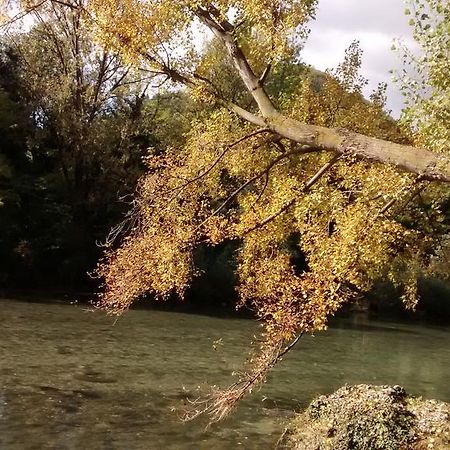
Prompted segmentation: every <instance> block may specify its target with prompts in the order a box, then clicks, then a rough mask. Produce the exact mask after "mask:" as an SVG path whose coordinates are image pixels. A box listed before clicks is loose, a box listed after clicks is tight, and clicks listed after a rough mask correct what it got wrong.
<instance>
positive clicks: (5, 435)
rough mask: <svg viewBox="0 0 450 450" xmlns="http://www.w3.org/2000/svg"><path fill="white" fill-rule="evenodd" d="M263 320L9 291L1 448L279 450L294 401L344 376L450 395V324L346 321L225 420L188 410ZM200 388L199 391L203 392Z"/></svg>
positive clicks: (304, 346)
mask: <svg viewBox="0 0 450 450" xmlns="http://www.w3.org/2000/svg"><path fill="white" fill-rule="evenodd" d="M257 332H258V328H257V326H256V325H255V323H254V322H252V321H249V320H243V319H220V318H211V317H205V316H198V315H187V314H178V313H168V312H160V311H149V310H135V311H130V312H128V313H127V314H125V315H124V316H122V317H121V318H120V319H119V320H118V321H117V322H116V323H114V318H112V317H108V316H105V315H104V314H102V313H101V312H98V311H96V312H93V311H91V310H90V309H89V308H87V307H85V306H75V305H68V304H62V303H61V304H55V303H52V304H50V303H27V302H20V301H14V300H6V299H5V300H0V449H1V450H28V449H36V450H43V449H52V450H53V449H55V450H56V449H58V450H72V449H74V450H75V449H76V450H85V449H86V450H96V449H99V450H103V449H104V450H113V449H114V450H141V449H181V450H184V449H199V450H209V449H235V448H242V449H266V448H267V449H270V448H273V447H274V443H275V442H276V440H277V438H278V437H279V435H280V434H281V432H282V430H283V427H284V426H285V424H286V421H287V420H288V418H289V416H290V414H291V413H292V410H294V409H298V408H301V407H303V406H305V405H306V404H307V403H308V402H309V401H310V400H311V399H312V398H313V397H314V396H316V395H318V394H324V393H330V392H332V391H333V390H335V389H337V388H338V387H339V386H341V385H343V384H345V383H352V384H353V383H373V384H401V385H403V386H404V387H405V388H406V389H407V390H408V392H409V393H412V394H415V395H422V396H424V397H427V398H437V399H440V400H445V401H450V384H449V377H448V371H449V369H450V349H449V346H448V343H449V337H450V329H449V328H444V327H431V326H424V325H418V324H398V323H393V322H372V321H369V322H368V321H362V323H358V322H355V321H350V320H340V321H337V322H336V323H335V325H334V326H333V327H331V328H330V330H328V331H327V332H325V333H321V334H318V335H317V336H315V337H305V338H303V339H302V340H301V342H300V343H299V344H298V346H297V347H296V348H295V349H294V350H292V352H291V353H290V354H289V355H288V356H287V357H286V358H285V361H283V363H282V364H281V365H279V367H278V368H277V369H276V370H274V371H273V373H272V374H271V376H270V380H269V382H268V383H267V384H265V385H264V387H263V388H262V389H261V390H260V391H259V392H258V393H256V394H254V395H253V396H251V397H249V398H248V399H246V400H245V401H244V402H243V403H242V404H241V406H240V408H239V409H238V411H237V413H235V414H233V415H232V416H231V417H230V418H229V419H227V420H226V421H225V422H223V423H220V424H218V425H215V426H212V427H210V428H208V429H207V430H205V423H204V422H203V421H202V420H197V421H193V422H188V423H182V422H181V421H180V420H179V412H180V410H181V409H182V408H183V405H184V403H185V402H186V400H185V399H186V396H187V395H188V394H189V395H190V396H191V398H192V397H193V396H195V395H198V393H199V392H202V389H205V388H206V387H207V386H208V385H212V384H217V385H223V386H224V385H226V384H227V383H230V382H231V381H232V377H231V375H230V374H231V372H233V371H234V370H238V369H239V368H240V367H242V364H243V363H244V361H245V358H246V355H247V351H248V350H247V349H248V343H249V342H250V341H251V340H252V337H253V336H254V335H255V333H257ZM198 389H200V391H199V392H197V390H198Z"/></svg>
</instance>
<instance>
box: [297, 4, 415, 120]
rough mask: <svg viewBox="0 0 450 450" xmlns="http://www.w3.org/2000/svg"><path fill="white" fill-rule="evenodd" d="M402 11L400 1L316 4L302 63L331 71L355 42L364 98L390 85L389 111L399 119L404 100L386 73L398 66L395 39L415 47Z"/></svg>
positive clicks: (406, 19)
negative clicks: (358, 46) (366, 82)
mask: <svg viewBox="0 0 450 450" xmlns="http://www.w3.org/2000/svg"><path fill="white" fill-rule="evenodd" d="M404 10H405V4H404V1H403V0H377V1H373V0H319V7H318V11H317V19H316V20H315V21H314V22H312V24H311V35H310V36H309V39H308V42H307V44H306V47H305V49H304V50H303V52H302V56H303V60H304V61H305V62H306V63H308V64H311V65H313V66H314V67H315V68H317V69H319V70H325V69H327V68H334V67H336V66H337V65H338V64H339V63H340V62H341V61H342V60H343V57H344V51H345V49H346V48H347V47H348V46H349V45H350V44H351V42H352V41H353V40H354V39H358V40H359V41H360V42H361V48H362V49H363V50H364V55H363V66H362V75H364V76H365V77H366V78H368V79H369V82H370V84H369V86H368V87H367V90H366V92H365V93H366V95H369V94H370V93H371V92H372V91H373V89H374V88H375V87H376V86H377V85H378V83H379V82H388V83H390V86H389V89H388V108H389V109H391V110H392V112H393V115H394V116H398V114H399V112H400V110H401V108H402V104H403V100H402V97H401V95H400V94H399V92H398V88H396V87H395V86H394V85H392V83H391V82H390V80H391V78H392V75H391V74H390V73H389V70H392V69H394V70H395V69H396V68H399V67H401V64H400V58H399V55H398V54H397V53H395V52H394V51H392V50H391V46H392V43H393V40H394V39H395V38H400V39H402V40H403V41H404V42H405V43H406V44H408V47H410V48H412V47H413V46H414V45H413V41H412V35H411V28H410V27H409V26H408V18H407V16H405V14H404Z"/></svg>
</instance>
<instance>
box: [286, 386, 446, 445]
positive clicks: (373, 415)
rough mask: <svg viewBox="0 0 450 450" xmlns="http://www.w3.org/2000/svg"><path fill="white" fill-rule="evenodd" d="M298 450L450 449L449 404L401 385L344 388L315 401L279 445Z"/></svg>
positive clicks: (289, 429)
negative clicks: (409, 391) (409, 392)
mask: <svg viewBox="0 0 450 450" xmlns="http://www.w3.org/2000/svg"><path fill="white" fill-rule="evenodd" d="M280 447H281V448H292V449H301V450H444V449H445V450H449V449H450V405H449V404H446V403H442V402H437V401H434V400H422V399H420V398H413V397H409V396H408V395H407V394H406V392H405V390H404V389H403V388H402V387H400V386H393V387H390V386H369V385H365V384H362V385H358V386H345V387H343V388H341V389H339V390H338V391H336V392H335V393H334V394H332V395H329V396H321V397H319V398H317V399H316V400H314V401H313V402H312V403H311V404H310V406H309V407H308V408H307V410H306V411H305V412H303V413H301V414H298V415H297V416H296V417H295V418H294V420H293V421H292V422H291V424H290V425H289V427H288V428H287V430H286V432H285V435H284V436H283V438H282V440H281V442H280Z"/></svg>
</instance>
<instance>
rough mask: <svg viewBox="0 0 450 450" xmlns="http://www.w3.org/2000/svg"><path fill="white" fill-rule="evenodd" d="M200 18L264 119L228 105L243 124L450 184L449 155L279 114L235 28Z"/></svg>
mask: <svg viewBox="0 0 450 450" xmlns="http://www.w3.org/2000/svg"><path fill="white" fill-rule="evenodd" d="M197 16H198V17H199V18H200V20H201V21H202V22H203V23H204V24H205V25H206V26H207V27H208V28H209V29H210V30H211V31H212V32H213V33H214V34H215V36H216V37H217V38H219V39H220V40H221V41H222V42H223V44H224V45H225V47H226V49H227V51H228V53H229V55H230V57H231V58H232V60H233V62H234V65H235V67H236V70H237V72H238V73H239V76H240V77H241V79H242V81H243V82H244V84H245V86H246V88H247V90H248V91H249V92H250V94H251V95H252V97H253V98H254V100H255V101H256V103H257V105H258V108H259V111H260V113H261V116H256V115H254V114H251V113H249V112H248V111H246V110H243V109H242V108H240V107H238V106H236V105H228V107H229V108H230V109H231V110H232V111H234V112H235V113H236V114H238V115H239V116H240V117H242V118H243V119H244V120H248V121H250V122H252V123H254V124H256V125H258V126H266V127H268V128H270V129H271V130H273V131H274V132H275V133H277V134H279V135H280V136H282V137H283V138H286V139H290V140H292V141H295V142H298V143H300V144H302V145H308V146H313V147H317V148H321V149H323V150H328V151H334V152H336V153H337V154H353V155H355V156H356V157H359V158H362V159H366V160H369V161H373V162H378V163H382V164H390V165H393V166H395V167H396V168H398V169H400V170H404V171H407V172H411V173H416V174H418V175H420V176H421V178H422V179H424V180H429V181H439V182H445V183H450V157H449V156H448V155H443V154H442V155H440V154H436V153H433V152H431V151H429V150H427V149H424V148H417V147H412V146H408V145H402V144H396V143H393V142H389V141H384V140H382V139H376V138H372V137H369V136H365V135H362V134H358V133H354V132H350V131H348V130H344V129H332V128H325V127H320V126H315V125H307V124H304V123H301V122H298V121H296V120H294V119H291V118H289V117H286V116H284V115H283V114H281V113H279V112H278V111H277V110H276V108H275V106H274V105H273V103H272V101H271V100H270V98H269V96H268V95H267V93H266V91H265V90H264V87H263V85H262V83H261V80H260V79H259V78H258V77H257V76H256V75H255V74H254V73H253V71H252V69H251V67H250V64H249V63H248V61H247V59H246V57H245V55H244V53H243V51H242V49H241V48H240V47H239V46H238V44H237V42H236V39H235V36H234V27H233V25H232V24H231V23H229V22H228V21H226V20H224V19H222V18H220V15H219V14H217V11H216V10H215V9H214V8H213V7H211V8H208V9H204V8H199V9H198V10H197ZM262 78H264V76H263V77H262Z"/></svg>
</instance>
